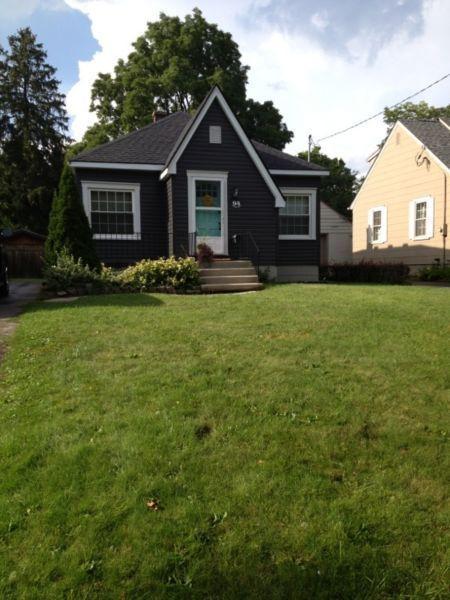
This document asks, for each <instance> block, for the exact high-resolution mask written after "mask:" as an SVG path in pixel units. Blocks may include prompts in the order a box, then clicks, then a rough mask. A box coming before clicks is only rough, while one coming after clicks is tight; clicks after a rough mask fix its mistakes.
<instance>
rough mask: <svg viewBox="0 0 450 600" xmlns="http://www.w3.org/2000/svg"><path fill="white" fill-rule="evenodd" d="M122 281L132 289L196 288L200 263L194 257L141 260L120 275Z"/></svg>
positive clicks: (126, 286)
mask: <svg viewBox="0 0 450 600" xmlns="http://www.w3.org/2000/svg"><path fill="white" fill-rule="evenodd" d="M119 281H120V283H121V284H122V285H123V286H124V287H125V288H127V289H130V290H132V291H143V292H144V291H154V290H156V289H161V288H169V289H174V290H188V289H194V288H196V287H198V285H199V271H198V265H197V263H196V261H195V260H194V259H193V258H175V257H173V256H172V257H170V258H160V259H158V260H141V261H140V262H138V263H136V264H135V265H132V266H131V267H128V268H126V269H125V270H124V271H122V272H121V273H120V275H119Z"/></svg>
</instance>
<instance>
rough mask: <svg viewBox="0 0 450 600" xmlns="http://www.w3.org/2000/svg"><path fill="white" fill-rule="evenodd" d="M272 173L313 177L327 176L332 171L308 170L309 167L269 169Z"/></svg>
mask: <svg viewBox="0 0 450 600" xmlns="http://www.w3.org/2000/svg"><path fill="white" fill-rule="evenodd" d="M269 173H270V174H271V175H310V176H311V177H327V175H329V174H330V171H312V170H311V171H308V170H307V169H304V170H299V171H293V170H290V169H269Z"/></svg>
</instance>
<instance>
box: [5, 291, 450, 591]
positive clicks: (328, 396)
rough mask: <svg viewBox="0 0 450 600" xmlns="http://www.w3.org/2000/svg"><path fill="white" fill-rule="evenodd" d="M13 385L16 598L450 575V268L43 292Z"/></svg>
mask: <svg viewBox="0 0 450 600" xmlns="http://www.w3.org/2000/svg"><path fill="white" fill-rule="evenodd" d="M0 398H1V402H0V467H1V480H0V597H1V598H2V599H4V598H23V599H27V600H29V599H34V598H39V599H41V598H46V599H47V598H73V599H77V600H78V599H83V598H86V599H93V598H117V599H122V598H123V599H141V598H144V599H147V598H148V599H155V598H280V599H284V598H300V599H303V598H305V599H308V600H309V599H312V598H333V599H335V598H339V599H347V598H349V599H354V598H364V599H366V598H405V599H406V598H408V599H410V598H433V599H434V598H448V597H449V595H448V594H449V587H448V582H449V570H448V566H449V560H448V559H449V553H448V550H449V538H448V537H446V536H447V534H448V526H449V504H448V492H449V489H450V486H449V477H448V476H449V473H450V465H449V452H448V437H449V435H448V432H449V429H448V425H449V420H448V416H449V400H450V290H449V289H445V288H434V289H430V288H417V287H385V286H371V287H369V286H319V285H308V286H302V285H289V286H274V287H269V288H268V289H267V290H265V291H263V292H261V293H256V294H244V295H236V296H229V295H227V296H164V295H129V296H105V297H89V298H85V299H81V300H78V301H76V302H74V303H71V304H49V303H46V304H35V305H33V306H31V307H30V309H29V310H28V311H27V312H26V313H25V314H24V315H23V316H22V317H21V322H20V326H19V328H18V330H17V332H16V334H15V335H14V337H13V339H12V342H11V349H10V351H9V353H8V354H7V355H6V357H5V360H4V362H3V364H2V366H1V367H0ZM151 501H153V502H154V504H152V502H151ZM147 503H150V506H147ZM155 508H158V510H155Z"/></svg>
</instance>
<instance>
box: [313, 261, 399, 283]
mask: <svg viewBox="0 0 450 600" xmlns="http://www.w3.org/2000/svg"><path fill="white" fill-rule="evenodd" d="M320 273H321V278H322V279H325V280H326V281H334V282H339V283H344V282H345V283H391V284H395V283H397V284H398V283H404V282H405V281H406V278H407V277H408V274H409V267H408V266H407V265H405V264H403V263H385V262H372V261H361V262H359V263H339V264H333V265H328V266H327V267H322V268H321V270H320Z"/></svg>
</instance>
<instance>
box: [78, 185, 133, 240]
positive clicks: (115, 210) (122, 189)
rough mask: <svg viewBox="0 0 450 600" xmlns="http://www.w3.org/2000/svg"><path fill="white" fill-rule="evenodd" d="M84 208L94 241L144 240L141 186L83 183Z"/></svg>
mask: <svg viewBox="0 0 450 600" xmlns="http://www.w3.org/2000/svg"><path fill="white" fill-rule="evenodd" d="M82 190H83V205H84V209H85V211H86V215H87V217H88V220H89V223H90V226H91V229H92V234H93V237H94V239H117V240H130V239H134V240H135V239H140V236H141V226H140V225H141V223H140V220H141V218H140V200H139V198H140V186H139V184H129V183H112V182H107V183H103V182H89V181H83V182H82Z"/></svg>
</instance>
